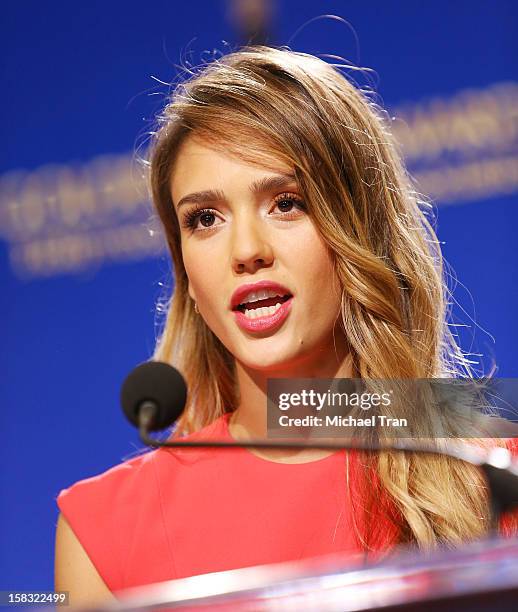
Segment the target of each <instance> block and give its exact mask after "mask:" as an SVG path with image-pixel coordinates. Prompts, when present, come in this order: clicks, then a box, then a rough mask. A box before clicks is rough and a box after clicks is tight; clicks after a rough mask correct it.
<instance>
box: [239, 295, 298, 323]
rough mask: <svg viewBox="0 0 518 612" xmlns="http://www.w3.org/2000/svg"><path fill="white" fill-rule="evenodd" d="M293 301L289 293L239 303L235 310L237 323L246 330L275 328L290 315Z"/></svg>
mask: <svg viewBox="0 0 518 612" xmlns="http://www.w3.org/2000/svg"><path fill="white" fill-rule="evenodd" d="M292 301H293V296H292V295H291V294H287V295H283V296H275V297H267V298H264V299H260V300H256V301H253V302H249V303H245V304H239V305H238V306H236V308H234V310H233V312H234V316H235V318H236V323H237V324H238V325H239V327H241V328H242V329H244V330H246V331H266V330H269V329H273V328H275V327H277V326H279V325H280V324H281V323H282V321H284V319H285V318H286V317H287V316H288V314H289V312H290V308H291V303H292Z"/></svg>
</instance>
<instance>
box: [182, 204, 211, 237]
mask: <svg viewBox="0 0 518 612" xmlns="http://www.w3.org/2000/svg"><path fill="white" fill-rule="evenodd" d="M215 219H216V215H215V214H214V211H213V210H212V209H210V208H202V209H196V208H195V209H194V210H190V211H189V212H188V213H186V215H185V217H184V223H183V226H184V227H185V228H186V229H190V230H192V231H194V230H195V229H196V227H197V226H198V224H200V225H201V226H202V227H205V228H207V229H210V228H211V227H213V226H214V221H215Z"/></svg>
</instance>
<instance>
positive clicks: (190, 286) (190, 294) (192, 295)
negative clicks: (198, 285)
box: [187, 281, 196, 302]
mask: <svg viewBox="0 0 518 612" xmlns="http://www.w3.org/2000/svg"><path fill="white" fill-rule="evenodd" d="M187 291H188V292H189V297H190V298H191V300H194V301H195V302H196V294H195V293H194V289H193V288H192V285H191V281H189V287H188V290H187Z"/></svg>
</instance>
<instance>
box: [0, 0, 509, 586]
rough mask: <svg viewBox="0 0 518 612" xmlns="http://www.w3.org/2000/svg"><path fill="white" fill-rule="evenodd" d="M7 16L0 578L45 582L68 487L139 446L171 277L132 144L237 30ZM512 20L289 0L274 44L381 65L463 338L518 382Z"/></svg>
mask: <svg viewBox="0 0 518 612" xmlns="http://www.w3.org/2000/svg"><path fill="white" fill-rule="evenodd" d="M2 12H3V21H2V25H1V26H0V27H1V36H0V45H1V57H2V58H3V65H2V68H1V70H2V81H3V91H4V94H3V96H2V128H3V138H2V147H1V148H0V156H1V158H0V287H1V309H2V311H1V317H0V325H1V350H0V360H1V362H0V376H1V398H0V399H1V410H0V426H1V432H2V444H1V445H0V490H1V492H2V493H1V505H0V532H1V542H0V544H1V546H0V555H1V557H0V576H1V579H0V581H1V582H0V590H2V589H4V590H5V589H24V590H42V589H47V590H50V589H51V588H52V574H53V545H54V532H55V523H56V518H57V508H56V505H55V497H56V495H57V494H58V492H59V490H60V489H61V488H64V487H66V486H69V485H70V484H71V483H73V482H75V481H76V480H79V479H81V478H85V477H87V476H91V475H94V474H96V473H100V472H101V471H104V470H105V469H107V468H108V467H110V466H112V465H114V464H115V463H118V462H119V461H120V460H121V459H123V458H125V457H127V456H128V455H130V454H131V453H132V452H134V451H135V449H136V448H138V447H140V444H139V443H138V441H137V437H136V434H135V432H134V431H133V430H132V428H131V427H130V426H129V425H128V424H127V423H126V422H125V420H124V419H123V417H122V415H121V412H120V408H119V401H118V394H119V387H120V383H121V381H122V379H123V378H124V375H125V373H126V372H127V371H128V370H130V369H131V368H132V367H133V366H134V365H135V364H136V363H138V362H141V361H143V360H145V359H147V358H149V356H150V355H151V353H152V350H153V346H154V341H155V324H156V316H155V307H156V303H157V300H158V299H159V298H160V297H161V296H162V295H163V291H164V287H163V286H162V284H161V283H166V284H169V285H170V283H171V281H170V273H169V265H168V262H167V259H166V257H165V256H164V255H163V251H161V243H160V239H159V238H156V237H155V238H153V237H151V236H150V234H149V232H148V231H147V226H148V220H149V212H150V208H149V204H148V203H147V202H146V198H145V194H144V191H143V187H142V183H141V179H140V171H139V168H138V166H136V165H134V164H133V165H132V164H131V158H132V155H133V152H134V150H135V148H137V147H138V145H139V144H140V143H141V142H142V140H144V139H145V133H146V131H148V130H149V128H150V121H151V119H152V117H153V114H154V112H155V111H156V110H157V109H158V108H159V107H160V105H161V104H162V102H163V99H164V98H163V95H164V93H165V92H166V91H167V88H166V87H164V86H161V85H160V84H159V82H158V81H164V82H168V81H170V80H171V79H172V78H173V77H174V75H175V74H176V69H175V64H179V63H180V60H181V59H182V58H183V61H184V63H185V61H191V62H192V63H194V64H197V63H198V62H199V61H200V60H201V59H204V58H207V57H208V56H210V54H211V53H212V52H213V51H215V52H216V53H218V52H225V51H226V50H228V49H229V48H233V47H234V46H236V45H237V44H238V42H239V37H238V34H237V30H236V26H235V20H234V21H232V20H231V19H230V17H229V4H228V3H225V2H223V1H222V0H220V1H212V0H203V1H201V0H198V1H195V2H187V3H181V2H165V1H158V0H156V1H154V2H150V3H146V4H142V3H141V2H127V1H126V2H115V1H114V2H109V3H106V2H102V3H101V2H88V3H78V2H64V1H61V2H52V1H51V2H45V3H42V2H35V1H34V0H27V1H26V2H24V3H9V4H6V5H4V6H3V11H2ZM324 14H329V15H335V16H339V17H341V19H336V18H330V17H328V18H320V19H317V20H314V21H311V20H312V19H313V18H315V17H318V16H322V15H324ZM517 16H518V7H517V5H516V3H515V2H512V1H510V0H509V1H505V0H493V2H485V1H474V0H472V1H470V2H467V1H465V2H464V1H459V2H455V3H452V2H448V1H447V0H436V1H435V2H433V3H416V2H410V1H408V2H383V3H382V2H372V3H366V2H342V1H330V0H329V1H326V2H318V3H316V2H310V1H309V0H283V1H282V2H278V5H277V9H276V12H275V14H274V16H273V17H272V26H271V35H270V39H269V41H270V43H271V44H287V43H288V41H290V40H291V43H290V45H291V48H293V49H294V50H298V51H306V52H310V53H316V54H336V55H340V56H343V57H345V58H347V59H348V60H350V61H352V62H354V63H355V64H360V65H362V66H367V67H369V68H371V69H373V70H374V71H375V81H376V83H377V90H378V92H379V94H380V96H381V98H382V101H383V102H384V104H385V105H386V106H387V107H388V108H389V109H390V112H391V115H392V116H393V117H394V118H395V119H394V129H395V131H396V132H397V134H398V136H399V138H400V140H401V142H402V146H403V150H404V153H405V155H406V157H407V161H408V164H409V166H410V168H411V171H412V174H413V175H414V176H415V177H416V178H417V179H418V180H419V185H420V189H421V191H423V192H426V193H431V194H432V195H433V196H434V198H435V202H436V204H437V210H438V215H439V224H438V234H439V237H440V239H441V240H442V241H443V242H444V244H443V248H444V253H445V256H446V259H447V261H448V262H449V264H450V265H451V268H452V271H454V272H455V275H456V277H457V278H458V283H457V286H456V289H455V291H454V297H455V300H456V302H457V304H456V305H455V307H454V313H453V314H454V316H453V319H452V321H453V323H455V324H461V325H464V326H465V327H459V328H456V329H457V331H458V332H459V334H460V339H461V342H462V345H463V348H464V349H465V350H466V351H470V352H472V353H480V354H481V355H482V357H473V360H474V361H476V362H477V364H478V366H477V367H478V368H479V371H480V373H482V372H484V371H487V369H488V367H489V366H490V364H491V361H492V359H494V360H495V361H496V363H497V365H498V366H499V370H498V372H497V375H498V376H501V377H511V376H516V375H517V372H516V366H515V361H514V359H515V353H516V350H515V347H516V343H517V341H518V321H517V317H516V313H517V312H518V293H517V285H518V283H517V274H518V272H517V270H518V245H517V244H516V239H515V235H516V227H518V208H517V206H516V196H517V193H518V164H517V140H518V122H517V117H518V84H517V82H516V81H517V70H516V57H517V38H516V31H517V28H516V26H517ZM301 26H304V27H303V28H302V30H301V31H299V32H298V33H297V34H296V32H297V30H298V29H299V28H300V27H301ZM295 34H296V36H294V35H295ZM329 61H333V60H329ZM453 285H454V283H453V282H452V286H453Z"/></svg>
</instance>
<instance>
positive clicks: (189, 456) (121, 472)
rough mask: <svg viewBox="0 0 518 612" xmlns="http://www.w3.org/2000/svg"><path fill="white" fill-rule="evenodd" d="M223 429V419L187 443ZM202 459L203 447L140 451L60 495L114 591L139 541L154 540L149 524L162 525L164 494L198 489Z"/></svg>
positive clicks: (59, 503)
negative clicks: (141, 538)
mask: <svg viewBox="0 0 518 612" xmlns="http://www.w3.org/2000/svg"><path fill="white" fill-rule="evenodd" d="M222 427H224V425H223V423H222V422H221V417H220V418H219V419H217V420H216V421H215V422H213V423H211V424H210V425H208V426H206V427H204V428H203V429H201V430H199V431H196V432H194V433H192V434H189V435H187V436H184V437H182V438H181V439H182V441H187V440H191V439H193V440H194V439H197V438H209V437H219V435H220V433H221V432H222V431H224V429H222ZM189 451H193V452H189ZM197 455H198V456H199V455H200V449H196V448H191V449H189V448H186V449H177V448H158V449H155V450H145V451H144V452H141V451H139V454H138V455H136V456H134V457H131V458H128V459H126V460H124V461H122V462H121V463H119V464H117V465H114V466H113V467H110V468H109V469H107V470H105V471H103V472H101V473H99V474H97V475H94V476H90V477H88V478H84V479H81V480H78V481H76V482H75V483H73V484H72V485H70V486H69V487H67V488H65V489H62V490H61V491H60V493H59V494H58V496H57V499H56V501H57V506H58V508H59V510H60V511H61V515H62V516H63V517H64V518H65V519H66V522H67V523H68V525H69V526H70V528H71V530H72V531H73V533H74V534H75V536H76V538H77V540H78V541H79V543H80V544H81V546H82V547H83V549H84V550H85V551H86V553H87V555H88V557H89V558H90V560H91V561H92V563H93V564H94V566H95V567H96V569H97V571H98V572H99V574H100V576H101V577H102V578H103V580H104V581H105V582H106V584H107V585H108V586H109V588H110V589H112V590H117V589H118V588H122V585H124V567H125V565H126V559H127V558H128V556H129V555H131V553H132V546H133V541H134V539H135V537H139V534H142V533H145V534H147V535H146V537H150V536H149V533H148V532H149V531H150V527H149V525H150V524H151V525H152V524H154V522H156V519H157V516H158V515H157V513H159V512H160V509H161V504H162V496H163V495H164V494H166V493H167V492H169V491H176V494H178V495H181V494H182V493H185V492H186V491H187V492H188V491H189V490H190V489H189V487H194V486H196V478H194V479H193V478H192V476H193V474H192V472H193V470H190V469H189V466H192V465H193V463H196V465H198V464H200V465H206V464H207V462H206V461H197V460H196V459H195V457H196V456H197ZM205 457H207V455H205ZM208 463H209V464H210V463H211V462H208ZM195 471H196V474H197V478H198V482H199V481H200V478H201V479H203V478H207V477H208V475H210V470H208V471H207V469H206V468H205V469H204V470H202V469H199V470H195ZM175 479H177V480H175ZM178 484H179V485H180V486H175V485H178Z"/></svg>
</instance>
